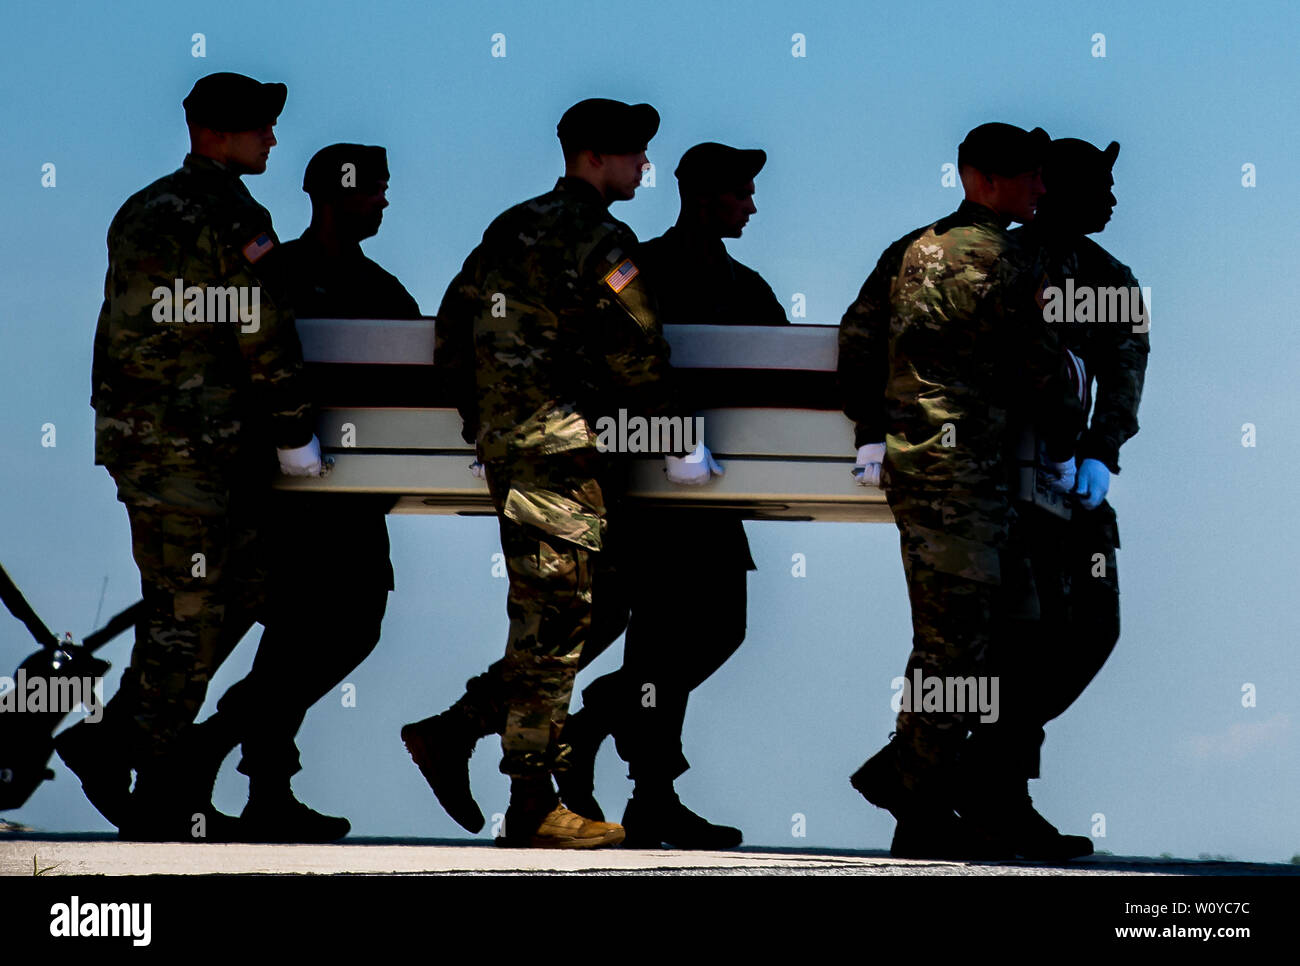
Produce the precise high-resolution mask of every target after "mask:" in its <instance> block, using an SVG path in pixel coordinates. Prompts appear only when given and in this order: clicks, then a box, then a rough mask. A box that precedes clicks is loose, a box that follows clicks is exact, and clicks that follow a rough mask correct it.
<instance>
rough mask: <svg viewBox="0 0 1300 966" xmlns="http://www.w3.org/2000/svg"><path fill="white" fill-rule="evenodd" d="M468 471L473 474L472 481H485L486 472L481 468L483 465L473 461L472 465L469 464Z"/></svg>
mask: <svg viewBox="0 0 1300 966" xmlns="http://www.w3.org/2000/svg"><path fill="white" fill-rule="evenodd" d="M469 471H470V472H471V473H473V474H474V479H476V480H486V479H487V470H485V469H484V468H483V464H482V463H480V462H479V461H478V460H475V461H474V462H473V463H470V464H469Z"/></svg>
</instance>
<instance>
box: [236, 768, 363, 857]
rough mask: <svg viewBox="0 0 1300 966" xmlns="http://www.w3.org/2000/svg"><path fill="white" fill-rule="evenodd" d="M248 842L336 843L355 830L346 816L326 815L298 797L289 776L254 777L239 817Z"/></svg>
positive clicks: (249, 783) (250, 782) (245, 839)
mask: <svg viewBox="0 0 1300 966" xmlns="http://www.w3.org/2000/svg"><path fill="white" fill-rule="evenodd" d="M239 819H240V823H241V825H242V826H243V828H242V835H243V838H244V841H246V842H299V843H304V844H306V843H322V842H336V841H338V840H339V839H341V838H343V836H345V835H347V834H348V832H350V831H351V830H352V823H351V822H349V821H348V820H347V819H346V818H341V817H338V816H334V815H322V814H321V813H320V812H318V811H316V810H315V809H312V808H308V807H307V806H306V805H304V804H303V803H302V802H300V801H298V799H297V798H295V797H294V794H293V790H292V789H291V788H290V787H289V780H288V779H287V778H284V779H279V780H276V781H267V780H265V779H259V778H251V779H249V782H248V804H247V805H245V806H244V811H243V814H241V815H240V816H239Z"/></svg>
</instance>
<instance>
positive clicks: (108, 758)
mask: <svg viewBox="0 0 1300 966" xmlns="http://www.w3.org/2000/svg"><path fill="white" fill-rule="evenodd" d="M54 750H55V751H57V752H58V753H59V757H60V758H61V759H63V763H64V764H65V765H67V766H68V769H69V770H70V771H71V772H72V773H73V774H74V775H76V776H77V777H78V778H79V779H81V790H82V791H83V792H85V795H86V798H87V799H88V800H89V801H90V804H92V805H94V806H95V808H96V809H98V810H99V814H101V815H103V816H104V818H106V819H108V820H109V821H110V822H112V823H113V824H114V825H116V826H118V827H119V828H120V827H121V825H122V822H123V821H125V820H126V818H127V816H128V814H129V813H130V810H131V766H130V764H129V763H128V760H127V757H126V754H125V751H124V750H123V748H122V746H121V745H120V744H119V743H118V742H117V741H116V735H115V733H114V732H113V731H112V730H111V729H110V728H108V727H106V726H104V725H103V724H97V725H91V724H87V723H86V722H84V721H82V722H80V723H78V724H75V725H73V726H72V727H71V728H69V729H67V730H66V731H64V732H63V733H62V734H60V735H59V736H58V737H57V738H55V739H54Z"/></svg>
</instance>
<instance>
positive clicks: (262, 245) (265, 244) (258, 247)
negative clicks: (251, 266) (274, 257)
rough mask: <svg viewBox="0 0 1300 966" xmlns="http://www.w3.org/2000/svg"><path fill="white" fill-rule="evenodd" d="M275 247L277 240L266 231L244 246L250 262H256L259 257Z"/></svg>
mask: <svg viewBox="0 0 1300 966" xmlns="http://www.w3.org/2000/svg"><path fill="white" fill-rule="evenodd" d="M274 247H275V241H274V240H273V239H272V238H271V236H270V235H268V234H267V233H266V232H262V233H261V234H260V235H258V236H257V237H256V238H254V239H253V240H252V241H251V242H249V243H248V244H247V245H245V246H244V248H243V252H244V257H245V258H247V259H248V261H249V262H250V263H253V262H256V261H257V260H258V259H259V258H261V257H262V256H263V255H265V254H266V253H267V252H269V251H270V250H271V249H272V248H274Z"/></svg>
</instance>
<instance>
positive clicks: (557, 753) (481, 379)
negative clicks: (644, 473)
mask: <svg viewBox="0 0 1300 966" xmlns="http://www.w3.org/2000/svg"><path fill="white" fill-rule="evenodd" d="M658 125H659V115H658V114H657V112H656V111H655V110H654V108H652V107H650V106H649V105H645V104H641V105H636V106H628V105H626V104H622V103H620V102H618V101H608V100H600V99H593V100H588V101H582V102H580V103H578V104H576V105H574V106H573V107H571V108H570V109H569V110H568V111H566V112H565V114H564V117H563V118H562V119H561V121H560V124H559V127H558V129H557V133H558V134H559V138H560V143H561V146H562V147H563V149H564V156H565V176H564V177H563V178H561V179H560V180H559V182H558V183H557V184H556V186H555V188H554V190H552V191H550V192H548V193H547V194H544V195H542V196H540V197H538V198H534V199H532V200H531V201H526V202H524V203H523V204H520V205H516V206H515V207H514V208H511V209H510V210H508V211H506V212H505V213H504V214H502V215H501V216H499V217H498V218H497V219H496V220H495V221H494V222H493V223H492V224H491V225H490V226H489V227H488V229H487V231H486V232H485V233H484V236H483V241H482V243H481V244H480V245H479V247H478V248H476V249H475V250H474V251H473V252H472V253H470V256H469V258H467V259H466V261H465V265H464V267H463V268H462V269H461V272H460V273H459V275H458V276H457V277H456V279H454V280H453V281H452V283H451V285H450V286H449V288H448V292H447V295H446V297H445V298H444V299H443V302H442V306H441V307H440V308H439V310H438V332H439V336H438V338H439V342H438V346H437V347H436V349H435V352H436V353H439V354H441V356H442V361H441V363H440V368H441V369H442V371H443V372H445V373H450V375H449V378H452V379H458V380H459V384H460V392H459V398H460V400H461V406H460V408H461V412H462V415H463V417H464V419H465V430H464V431H465V435H466V438H467V439H473V440H474V442H475V444H476V447H477V452H478V455H479V458H480V459H481V461H482V464H483V466H484V468H485V470H486V477H487V481H488V486H489V490H490V491H491V494H492V500H493V504H494V505H495V507H496V510H497V515H498V519H499V523H500V530H501V547H502V550H503V552H504V555H505V560H506V566H507V570H508V573H509V579H510V589H509V594H508V599H507V613H508V614H509V616H510V634H509V640H508V642H507V646H506V655H505V657H504V659H503V660H501V661H499V662H497V663H496V664H495V665H493V667H492V668H491V669H489V672H488V673H487V674H486V675H484V676H481V677H480V678H479V679H476V680H475V681H473V682H471V685H470V688H469V689H468V691H467V694H466V696H465V697H464V698H462V699H461V700H460V701H458V702H457V703H456V704H455V705H453V706H452V708H451V709H449V710H448V711H447V712H445V713H444V714H442V715H437V716H435V717H433V718H429V719H425V720H424V721H421V722H415V723H413V724H410V725H407V726H406V727H404V728H403V729H402V739H403V741H404V742H405V743H406V745H407V748H408V750H410V752H411V755H412V757H413V758H414V760H415V761H416V763H417V764H418V765H419V766H420V768H421V771H422V772H423V773H424V775H425V777H426V779H428V781H429V783H430V785H431V786H432V787H433V789H434V791H435V793H436V794H437V795H438V797H439V800H440V801H441V802H442V803H443V805H444V807H446V808H447V809H448V811H449V812H450V813H451V814H452V816H453V817H454V818H456V820H457V821H459V822H460V823H461V824H462V825H464V826H465V827H466V828H469V829H470V830H471V831H477V830H478V829H479V828H481V827H482V824H483V818H482V813H481V812H480V811H479V810H478V807H477V805H475V804H474V802H473V799H472V798H471V797H470V795H469V790H468V779H467V775H466V763H467V761H468V757H469V753H470V750H472V748H473V742H474V740H475V739H476V737H477V736H478V735H481V734H487V733H491V732H492V731H495V730H500V731H501V734H502V740H501V745H502V750H503V756H502V761H501V771H502V772H503V773H505V774H507V775H509V776H510V777H511V790H510V806H509V809H508V810H507V813H506V830H505V836H504V837H503V838H502V839H500V840H499V842H500V844H504V845H524V846H527V845H531V846H534V847H552V848H591V847H598V846H603V845H615V844H618V843H619V842H621V841H622V839H623V829H622V827H621V826H618V825H614V824H612V823H606V822H596V821H590V820H588V819H586V818H583V817H581V816H579V815H576V814H574V813H573V812H571V811H569V810H568V809H566V808H565V807H564V806H562V805H560V804H559V799H558V797H557V796H556V793H555V790H554V787H553V786H552V783H551V773H552V771H554V770H558V769H562V768H564V767H565V766H566V764H567V751H568V749H567V745H565V744H564V743H563V742H562V741H561V740H560V729H561V726H562V725H563V723H564V719H565V716H566V714H567V712H568V707H569V700H570V697H571V694H572V689H573V679H574V675H575V674H576V672H577V669H578V665H579V661H580V659H581V657H582V655H583V651H584V646H585V645H587V644H589V643H597V644H598V645H603V644H604V643H605V642H606V641H607V640H612V637H611V636H610V634H609V633H608V632H606V631H598V630H595V629H593V624H594V623H595V622H596V621H598V620H599V621H601V622H604V621H605V620H606V618H603V617H601V616H600V613H601V612H600V611H599V608H602V607H605V605H604V604H597V603H596V600H597V599H601V598H605V597H606V596H607V595H613V597H614V598H615V599H616V600H618V599H621V598H620V597H619V595H618V593H617V591H616V590H615V589H614V587H613V584H614V581H613V578H612V574H613V573H614V568H615V564H614V561H613V559H612V558H613V556H614V555H615V552H616V551H615V544H614V541H616V540H617V539H618V537H617V526H616V525H611V524H610V523H609V521H610V520H611V519H613V518H614V517H615V516H616V509H615V508H616V504H617V501H618V499H619V494H620V491H621V490H622V489H623V484H622V482H621V481H620V476H621V475H622V467H621V466H620V465H619V464H618V461H617V460H616V459H615V458H613V457H611V456H610V455H607V454H604V453H602V452H600V451H599V450H598V448H597V434H596V432H595V430H594V428H593V427H594V426H595V424H596V422H597V420H598V419H599V417H601V416H606V415H608V416H613V415H615V414H616V413H617V412H618V410H619V409H626V410H627V412H628V413H629V414H641V415H649V414H657V415H663V414H665V413H666V412H667V411H668V406H669V401H668V400H669V396H670V394H669V392H668V391H667V382H668V377H669V368H668V347H667V344H666V343H665V342H664V340H663V335H662V332H661V330H660V327H659V323H658V321H657V319H656V317H655V312H654V305H653V302H652V301H651V299H650V296H649V293H648V291H647V289H646V288H645V283H644V279H643V278H642V277H641V270H640V267H639V266H638V264H637V262H636V257H635V248H636V236H635V235H634V234H633V233H632V231H631V229H630V228H628V227H627V226H626V225H624V224H623V223H622V222H620V221H617V220H616V219H614V218H613V217H612V216H611V215H610V214H609V210H608V205H609V203H610V202H612V201H615V200H620V199H622V200H626V199H630V198H631V197H632V196H633V194H634V193H635V191H636V187H637V185H638V183H639V182H640V180H641V172H642V167H643V165H644V164H645V163H646V159H645V147H646V144H647V143H648V141H649V140H650V138H651V137H652V136H653V135H654V133H655V131H656V130H657V129H658ZM471 358H472V359H473V363H472V365H471V364H469V360H470V359H471ZM471 372H472V373H473V379H474V386H473V395H472V396H471V395H470V386H469V378H470V373H471ZM470 399H474V400H475V402H474V403H471V402H470ZM701 456H702V458H700V459H697V460H696V461H695V463H694V469H695V470H697V471H700V470H702V474H703V478H704V479H707V478H708V475H709V472H710V471H709V464H710V463H711V457H709V455H708V453H707V451H704V452H703V453H702V454H701ZM678 462H679V463H681V462H683V461H681V460H680V459H679V460H678ZM670 475H671V468H670ZM699 482H703V480H699ZM605 610H606V612H609V611H610V610H611V608H608V607H606V608H605ZM612 610H613V611H614V612H615V617H614V623H615V624H617V623H619V617H618V612H619V611H622V613H623V614H624V615H625V605H622V604H621V603H620V604H619V605H618V606H617V607H614V608H612ZM622 619H625V617H623V618H622ZM613 636H615V637H616V636H617V634H616V633H615V634H613Z"/></svg>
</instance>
